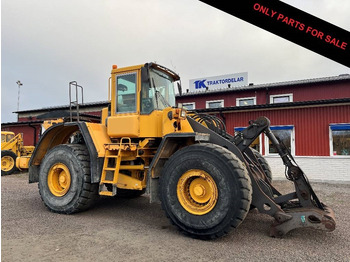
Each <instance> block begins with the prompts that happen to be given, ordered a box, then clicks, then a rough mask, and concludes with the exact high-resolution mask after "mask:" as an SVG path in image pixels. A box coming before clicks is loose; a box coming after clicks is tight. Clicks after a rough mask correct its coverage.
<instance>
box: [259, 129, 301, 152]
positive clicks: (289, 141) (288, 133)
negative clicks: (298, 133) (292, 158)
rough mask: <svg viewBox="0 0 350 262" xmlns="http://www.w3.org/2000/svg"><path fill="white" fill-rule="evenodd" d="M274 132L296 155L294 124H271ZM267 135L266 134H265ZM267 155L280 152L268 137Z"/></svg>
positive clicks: (266, 143)
mask: <svg viewBox="0 0 350 262" xmlns="http://www.w3.org/2000/svg"><path fill="white" fill-rule="evenodd" d="M270 128H271V131H272V133H273V134H274V135H275V136H276V137H277V138H278V139H279V140H280V141H281V142H282V143H283V144H284V145H285V146H286V147H287V148H288V150H289V151H290V152H291V154H292V155H295V145H294V126H271V127H270ZM265 137H266V136H265ZM265 145H266V146H265V150H266V155H274V154H278V151H277V149H276V148H275V146H273V145H272V144H271V141H269V139H268V138H267V137H266V142H265Z"/></svg>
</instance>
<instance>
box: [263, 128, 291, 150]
mask: <svg viewBox="0 0 350 262" xmlns="http://www.w3.org/2000/svg"><path fill="white" fill-rule="evenodd" d="M288 126H292V127H293V128H291V129H290V128H288V129H286V130H292V133H291V141H290V151H291V154H292V155H293V156H295V127H294V126H293V125H288ZM271 127H278V126H271ZM271 131H272V132H273V131H274V130H271ZM264 143H265V156H277V155H278V153H270V152H269V151H270V150H269V149H270V144H269V138H268V137H267V136H265V139H264Z"/></svg>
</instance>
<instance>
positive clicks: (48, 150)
mask: <svg viewBox="0 0 350 262" xmlns="http://www.w3.org/2000/svg"><path fill="white" fill-rule="evenodd" d="M179 80H180V77H179V76H178V75H177V74H176V73H174V72H173V71H171V70H169V69H167V68H165V67H163V66H161V65H158V64H155V63H146V64H143V65H138V66H131V67H125V68H117V66H113V69H112V72H111V77H110V94H109V95H110V102H111V103H110V106H109V107H108V108H104V109H103V110H102V117H101V123H89V122H84V121H79V120H78V121H75V122H66V123H61V124H57V125H55V126H52V127H50V128H49V129H48V130H46V132H45V133H44V134H43V136H42V138H41V140H40V142H39V144H38V145H37V147H36V148H35V151H34V153H33V155H32V158H31V160H30V163H29V164H30V167H29V182H31V183H32V182H39V192H40V195H41V198H42V200H43V202H44V203H45V205H46V206H47V207H48V209H49V210H51V211H53V212H57V213H64V214H72V213H75V212H79V211H82V210H86V209H88V208H89V207H91V206H92V205H93V204H94V202H95V200H96V199H98V197H99V196H101V195H102V196H110V197H113V196H117V197H136V196H140V195H142V194H143V193H144V192H145V190H146V189H147V190H146V191H147V192H148V193H149V195H150V201H151V202H155V201H158V200H160V201H161V204H162V208H163V209H164V211H165V213H166V215H167V216H168V217H169V218H170V220H171V221H172V222H173V223H174V224H175V225H176V226H177V227H178V228H179V229H180V230H181V231H183V232H184V233H185V234H187V235H189V236H192V237H195V238H201V239H214V238H218V237H220V236H222V235H225V234H227V233H228V232H229V231H230V230H231V229H232V228H236V227H238V226H239V225H240V224H241V223H242V222H243V221H244V219H245V217H246V215H247V213H248V212H249V210H250V209H251V208H252V207H255V208H257V209H258V210H259V212H261V213H265V214H268V215H270V216H272V217H274V218H275V222H274V223H273V225H272V226H271V231H270V235H271V236H275V237H281V236H283V235H284V234H286V233H287V232H288V231H290V230H292V229H295V228H300V227H312V228H317V229H322V230H326V231H332V230H334V229H335V219H334V213H333V211H332V210H331V209H330V208H328V207H326V206H325V205H324V204H323V203H321V202H320V200H319V199H318V197H317V196H316V194H315V193H314V191H313V190H312V187H311V185H310V183H309V182H308V180H307V178H306V176H305V174H304V173H303V172H302V170H301V169H300V168H299V167H298V166H297V164H296V163H295V161H294V159H293V157H292V155H291V154H290V153H289V152H288V150H287V148H286V147H285V146H284V145H283V144H281V143H280V142H279V141H278V139H277V138H276V137H275V136H274V135H273V134H272V132H271V130H270V128H269V120H268V119H267V118H265V117H260V118H259V119H257V120H255V121H251V122H250V125H249V127H248V128H247V129H245V130H244V131H242V132H240V133H239V134H238V135H237V136H231V135H229V134H228V133H227V132H226V131H225V127H224V124H223V123H222V121H220V119H219V118H217V117H214V116H209V115H200V114H196V113H191V114H188V113H187V112H186V110H184V109H183V108H182V107H181V106H180V107H176V104H175V91H174V90H175V87H176V86H178V88H179V91H180V93H181V86H180V85H179V84H178V83H179ZM261 133H265V135H266V136H267V137H268V138H269V139H270V140H271V141H272V143H273V144H274V146H275V147H276V148H277V149H278V152H279V154H280V156H281V158H282V160H283V163H284V164H285V166H286V176H287V178H288V179H289V180H291V181H293V182H294V184H295V191H294V192H291V193H289V194H286V195H282V194H281V193H280V192H279V191H278V190H277V189H276V188H275V187H274V186H273V185H272V184H271V171H270V169H269V167H268V164H267V162H266V160H265V159H263V157H262V156H261V155H260V154H259V153H258V152H256V151H255V152H254V150H252V149H250V147H249V145H250V144H251V143H253V141H254V140H255V139H256V138H257V137H258V136H259V134H261ZM76 134H80V136H81V137H82V139H79V140H74V139H71V138H72V136H76ZM71 141H77V142H71Z"/></svg>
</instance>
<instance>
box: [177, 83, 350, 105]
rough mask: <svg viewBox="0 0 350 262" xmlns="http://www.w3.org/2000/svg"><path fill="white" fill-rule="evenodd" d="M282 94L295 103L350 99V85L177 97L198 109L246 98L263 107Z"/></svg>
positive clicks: (251, 90)
mask: <svg viewBox="0 0 350 262" xmlns="http://www.w3.org/2000/svg"><path fill="white" fill-rule="evenodd" d="M280 94H293V102H300V101H315V100H326V99H337V98H344V97H350V83H349V81H347V82H326V83H323V82H322V83H317V84H315V83H313V84H302V85H290V86H288V85H287V86H281V87H276V86H274V87H273V88H271V87H266V88H258V89H254V86H251V87H249V89H244V90H238V89H237V90H235V89H232V91H227V90H225V92H221V93H212V92H205V91H203V92H201V93H196V94H193V95H191V94H185V95H184V96H181V97H177V102H178V103H190V102H196V109H204V108H206V101H211V100H224V106H225V107H232V106H236V99H237V98H244V97H256V104H257V105H263V104H269V103H270V99H269V98H270V96H271V95H280Z"/></svg>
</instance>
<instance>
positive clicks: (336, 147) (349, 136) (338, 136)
mask: <svg viewBox="0 0 350 262" xmlns="http://www.w3.org/2000/svg"><path fill="white" fill-rule="evenodd" d="M329 127H330V151H331V152H330V155H331V156H350V124H331V125H330V126H329Z"/></svg>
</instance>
